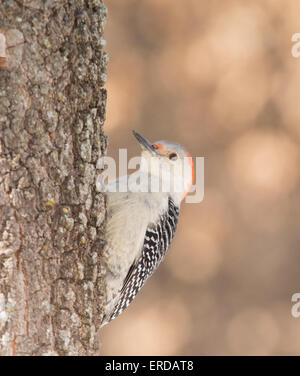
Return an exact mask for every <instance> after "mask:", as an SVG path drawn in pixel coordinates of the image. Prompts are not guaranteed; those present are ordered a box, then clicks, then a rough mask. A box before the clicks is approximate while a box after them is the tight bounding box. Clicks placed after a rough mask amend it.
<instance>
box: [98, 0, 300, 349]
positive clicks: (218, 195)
mask: <svg viewBox="0 0 300 376" xmlns="http://www.w3.org/2000/svg"><path fill="white" fill-rule="evenodd" d="M106 3H107V4H106V5H107V6H108V11H109V16H108V23H107V25H106V30H105V34H106V40H107V51H108V52H109V54H110V62H109V65H108V81H107V85H106V87H107V89H108V103H107V120H106V123H105V131H106V134H107V135H108V136H109V148H108V155H111V156H114V157H115V158H117V157H118V149H119V148H128V157H129V158H130V157H132V156H134V155H138V154H139V153H140V148H139V146H138V144H137V142H136V140H135V139H134V137H133V136H132V133H131V130H132V129H135V130H136V131H138V132H140V133H141V134H142V135H144V136H145V137H147V138H149V139H150V140H152V141H157V140H161V139H167V140H170V141H175V142H178V143H180V144H182V145H184V146H185V147H186V149H187V150H189V152H190V153H191V154H192V155H193V156H194V157H195V156H205V196H204V200H203V202H201V203H199V204H187V203H183V204H182V207H181V214H180V218H179V226H178V230H177V233H176V236H175V239H174V241H173V244H172V246H171V248H170V250H169V253H168V255H167V257H166V259H165V261H164V263H163V264H161V266H160V267H159V269H158V271H157V272H156V273H155V274H154V276H153V277H152V278H151V279H150V280H148V281H147V283H146V285H145V286H144V288H143V290H142V292H141V293H140V294H138V296H137V298H136V299H135V300H134V302H133V303H132V304H131V305H130V307H129V308H128V309H127V310H126V311H125V312H124V313H123V314H122V315H121V316H120V317H118V318H117V319H115V320H114V321H112V322H111V323H110V324H109V325H107V326H106V327H104V329H103V330H102V332H101V334H102V335H101V341H102V354H103V355H254V354H258V355H279V354H281V355H299V354H300V318H298V319H297V318H294V317H293V316H292V315H291V308H292V305H293V304H294V303H292V302H291V297H292V295H293V294H294V293H297V292H300V272H299V269H300V247H299V244H300V231H299V227H300V199H299V198H300V179H299V177H300V168H299V162H300V149H299V146H300V58H299V59H297V58H294V57H293V56H292V53H291V50H292V46H293V43H292V42H291V37H292V35H293V34H294V33H297V32H300V24H299V14H300V2H299V1H298V0H293V1H291V0H265V1H264V2H261V1H258V0H253V1H251V2H241V1H235V0H228V1H226V2H222V1H216V0H211V1H209V2H208V1H200V0H181V1H176V2H174V1H173V0H163V1H162V0H126V1H118V0H109V1H107V2H106Z"/></svg>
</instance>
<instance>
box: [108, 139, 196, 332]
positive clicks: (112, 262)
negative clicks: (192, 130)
mask: <svg viewBox="0 0 300 376" xmlns="http://www.w3.org/2000/svg"><path fill="white" fill-rule="evenodd" d="M133 133H134V135H135V137H136V138H137V140H138V141H139V143H140V145H141V147H142V149H143V150H142V155H141V163H140V169H139V170H138V171H136V172H134V173H133V174H131V175H128V176H125V177H121V178H120V179H118V180H114V181H110V182H108V185H107V187H108V188H107V189H106V190H107V222H106V233H105V235H106V239H105V240H106V246H105V249H104V256H105V258H106V263H107V272H106V277H105V283H106V291H107V304H106V309H105V316H104V318H103V321H102V326H103V325H105V324H107V323H108V322H109V321H111V320H112V319H114V318H115V317H117V316H118V315H119V314H120V313H122V311H123V310H124V309H125V308H126V307H128V305H129V304H130V303H131V301H132V300H133V299H134V297H135V296H136V294H137V293H138V291H139V290H140V289H141V287H142V286H143V285H144V283H145V282H146V280H147V278H148V277H150V276H151V275H152V273H153V272H154V271H155V270H156V269H157V267H158V265H159V264H160V262H161V261H162V260H163V258H164V257H165V255H166V252H167V250H168V248H169V246H170V243H171V241H172V239H173V237H174V233H175V230H176V226H177V219H178V214H179V207H180V203H181V201H182V199H183V198H184V197H185V195H186V194H187V193H188V192H189V190H190V187H191V185H192V181H193V162H192V158H191V157H190V155H189V154H188V153H187V152H186V151H185V149H184V148H183V147H182V146H180V145H178V144H175V143H172V142H168V141H158V142H156V143H154V144H151V143H150V142H149V141H148V140H146V139H145V138H144V137H142V136H141V135H140V134H138V133H137V132H133Z"/></svg>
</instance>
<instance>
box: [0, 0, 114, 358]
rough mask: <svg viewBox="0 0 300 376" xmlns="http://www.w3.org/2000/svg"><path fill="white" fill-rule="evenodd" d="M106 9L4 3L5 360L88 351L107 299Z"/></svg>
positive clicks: (0, 183)
mask: <svg viewBox="0 0 300 376" xmlns="http://www.w3.org/2000/svg"><path fill="white" fill-rule="evenodd" d="M105 18H106V8H105V6H104V5H103V3H102V1H100V0H69V1H65V0H52V1H50V0H10V1H1V4H0V355H41V354H50V355H51V354H53V355H55V354H58V355H94V354H98V348H99V338H98V336H97V332H98V328H99V322H100V319H101V315H102V311H101V305H102V302H103V299H104V292H103V283H102V279H101V273H102V268H101V261H100V252H101V247H102V243H103V240H102V238H103V233H102V231H103V230H102V226H103V223H104V218H105V199H104V196H103V195H102V194H101V193H98V192H96V190H95V177H96V175H97V173H98V172H99V171H98V170H97V168H96V162H97V160H98V158H99V157H100V156H101V155H104V154H105V152H106V144H107V140H106V137H105V135H104V133H103V123H104V118H105V104H106V91H105V89H104V88H103V87H102V86H103V84H104V83H105V80H106V63H107V54H106V52H104V51H103V46H104V44H105V41H104V39H103V26H104V23H105Z"/></svg>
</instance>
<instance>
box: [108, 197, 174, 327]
mask: <svg viewBox="0 0 300 376" xmlns="http://www.w3.org/2000/svg"><path fill="white" fill-rule="evenodd" d="M178 215H179V208H178V207H177V206H176V205H175V204H174V201H173V200H172V199H171V198H170V197H169V202H168V210H167V211H166V213H165V214H163V215H161V217H160V220H159V221H158V222H157V223H156V224H151V225H150V226H149V227H148V228H147V230H146V233H145V239H144V244H143V250H142V254H141V257H140V258H138V259H137V260H135V262H134V263H133V264H132V265H131V267H130V269H129V272H128V274H127V276H126V278H125V280H124V284H123V287H122V289H121V291H120V298H119V300H118V303H117V305H116V306H115V308H114V310H113V312H112V314H111V317H110V320H112V319H114V318H115V317H117V316H118V315H119V314H120V313H122V312H123V311H124V309H125V308H127V307H128V305H129V304H130V303H131V301H132V300H133V299H134V297H135V296H136V294H137V293H138V291H139V290H140V289H141V288H142V286H143V285H144V283H145V282H146V280H147V279H148V278H149V277H150V276H151V275H152V274H153V272H154V271H155V270H156V269H157V267H158V265H159V264H160V263H161V261H162V260H163V259H164V257H165V255H166V253H167V250H168V248H169V246H170V244H171V241H172V239H173V237H174V234H175V231H176V227H177V221H178Z"/></svg>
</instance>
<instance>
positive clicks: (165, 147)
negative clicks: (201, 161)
mask: <svg viewBox="0 0 300 376" xmlns="http://www.w3.org/2000/svg"><path fill="white" fill-rule="evenodd" d="M133 134H134V136H135V137H136V139H137V140H138V142H139V143H140V145H141V147H142V149H143V150H142V159H141V167H140V169H141V171H143V172H147V173H148V174H149V176H151V178H152V177H154V179H156V180H158V181H159V183H160V188H159V189H160V190H162V191H163V192H168V193H170V194H171V195H172V196H175V198H177V199H178V201H181V200H182V199H183V198H184V197H185V196H186V195H187V193H188V192H189V190H190V188H191V185H192V183H193V161H192V158H191V156H190V154H189V153H188V152H187V151H186V150H185V149H184V148H183V147H182V146H181V145H179V144H176V143H173V142H169V141H156V142H154V143H153V144H152V143H151V142H149V141H148V140H147V139H146V138H145V137H143V136H141V135H140V134H139V133H137V132H135V131H133Z"/></svg>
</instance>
